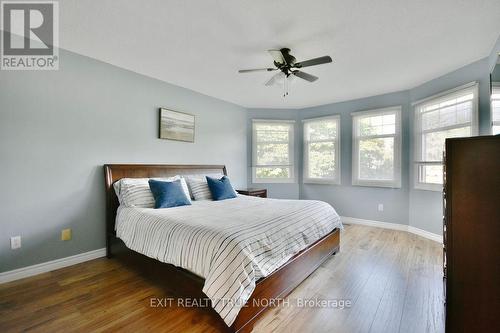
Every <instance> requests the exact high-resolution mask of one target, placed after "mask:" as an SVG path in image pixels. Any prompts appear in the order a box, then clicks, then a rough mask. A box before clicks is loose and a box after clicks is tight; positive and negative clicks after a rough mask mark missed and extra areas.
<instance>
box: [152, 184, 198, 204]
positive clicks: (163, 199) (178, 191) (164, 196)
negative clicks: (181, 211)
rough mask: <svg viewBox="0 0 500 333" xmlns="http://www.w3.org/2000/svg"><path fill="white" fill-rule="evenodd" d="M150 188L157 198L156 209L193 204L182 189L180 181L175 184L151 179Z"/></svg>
mask: <svg viewBox="0 0 500 333" xmlns="http://www.w3.org/2000/svg"><path fill="white" fill-rule="evenodd" d="M149 188H150V189H151V192H153V197H154V198H155V208H170V207H177V206H186V205H190V204H191V201H190V200H189V198H188V197H187V196H186V193H185V192H184V190H183V189H182V185H181V181H180V179H179V180H175V181H173V182H162V181H159V180H154V179H150V180H149Z"/></svg>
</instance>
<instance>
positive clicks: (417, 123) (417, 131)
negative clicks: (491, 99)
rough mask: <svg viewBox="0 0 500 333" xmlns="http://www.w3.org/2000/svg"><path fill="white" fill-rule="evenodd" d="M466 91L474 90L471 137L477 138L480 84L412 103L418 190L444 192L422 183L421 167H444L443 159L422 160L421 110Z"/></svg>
mask: <svg viewBox="0 0 500 333" xmlns="http://www.w3.org/2000/svg"><path fill="white" fill-rule="evenodd" d="M465 90H472V92H473V94H474V97H473V99H472V114H471V120H470V127H471V130H470V133H471V135H470V136H475V135H477V134H478V127H479V126H478V124H479V83H478V82H476V81H473V82H470V83H467V84H464V85H461V86H458V87H455V88H453V89H449V90H446V91H443V92H441V93H438V94H436V95H432V96H429V97H427V98H424V99H422V100H419V101H416V102H414V103H412V107H413V112H414V126H413V128H414V140H413V141H414V144H413V146H414V159H413V165H414V166H413V187H414V189H416V190H424V191H435V192H441V191H442V190H443V184H434V183H424V182H421V181H420V179H421V170H420V166H421V165H443V159H441V160H440V161H423V158H422V154H423V152H422V149H423V143H422V139H423V133H422V129H421V128H422V113H421V112H419V111H418V110H419V108H422V107H423V106H425V105H427V104H430V103H437V102H438V101H439V100H444V99H446V98H449V99H451V98H452V95H455V94H459V93H460V92H462V91H465ZM462 127H464V126H463V124H459V125H451V126H444V127H438V128H435V129H432V130H427V131H426V133H429V132H440V131H444V130H451V129H456V128H462Z"/></svg>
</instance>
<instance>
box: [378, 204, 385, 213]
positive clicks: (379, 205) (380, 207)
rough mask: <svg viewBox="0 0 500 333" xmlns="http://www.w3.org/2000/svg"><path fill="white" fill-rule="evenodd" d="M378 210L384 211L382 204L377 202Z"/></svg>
mask: <svg viewBox="0 0 500 333" xmlns="http://www.w3.org/2000/svg"><path fill="white" fill-rule="evenodd" d="M378 211H379V212H383V211H384V204H381V203H379V204H378Z"/></svg>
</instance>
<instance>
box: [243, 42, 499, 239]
mask: <svg viewBox="0 0 500 333" xmlns="http://www.w3.org/2000/svg"><path fill="white" fill-rule="evenodd" d="M499 51H500V38H499V41H498V42H497V44H496V46H495V49H494V50H493V53H492V56H490V57H487V58H484V59H481V60H479V61H476V62H474V63H472V64H469V65H467V66H464V67H462V68H460V69H458V70H456V71H453V72H451V73H448V74H446V75H443V76H441V77H438V78H436V79H434V80H431V81H429V82H426V83H424V84H422V85H420V86H418V87H415V88H413V89H409V90H405V91H400V92H395V93H390V94H384V95H379V96H373V97H367V98H362V99H357V100H351V101H346V102H340V103H333V104H328V105H322V106H317V107H311V108H304V109H299V110H281V109H251V110H249V114H248V121H249V125H248V126H249V130H248V133H249V134H248V135H249V136H248V143H247V149H248V151H249V154H248V161H249V166H250V165H251V163H252V156H251V150H252V142H251V140H252V134H251V119H253V118H269V119H296V120H297V124H296V128H295V133H296V135H295V160H296V169H297V170H298V184H293V185H292V186H290V184H251V170H250V169H249V185H253V186H260V187H267V188H269V189H270V194H271V197H277V198H291V199H295V198H296V197H297V195H296V193H297V192H296V191H297V188H298V191H299V198H300V199H313V200H322V201H326V202H328V203H330V204H331V205H332V206H333V207H334V208H335V209H336V210H337V212H338V213H339V215H342V216H349V217H354V218H360V219H367V220H375V221H381V222H389V223H397V224H403V225H409V226H412V227H415V228H419V229H423V230H425V231H428V232H431V233H435V234H438V235H441V234H442V193H441V192H435V191H425V190H417V189H414V186H413V183H414V179H413V177H414V165H413V161H414V155H413V154H414V152H413V146H414V136H413V135H414V132H413V127H414V113H413V107H412V106H411V104H412V103H413V102H415V101H418V100H420V99H422V98H426V97H429V96H432V95H435V94H438V93H440V92H442V91H446V90H449V89H452V88H455V87H458V86H460V85H463V84H465V83H468V82H471V81H478V82H479V133H480V135H487V134H489V133H490V128H491V127H490V126H491V119H490V84H489V74H490V64H491V62H492V59H493V58H494V59H495V60H494V61H495V62H496V53H495V52H499ZM493 56H494V57H493ZM394 105H401V106H402V135H403V137H402V161H401V168H402V170H401V174H402V178H401V188H400V189H389V188H376V187H364V186H352V185H351V179H352V178H351V177H352V174H351V170H352V120H351V115H350V113H351V112H354V111H361V110H370V109H377V108H383V107H388V106H394ZM335 114H340V116H341V185H323V184H303V183H302V124H301V120H303V119H307V118H314V117H321V116H326V115H335ZM297 157H300V158H299V160H297ZM379 203H382V204H384V211H383V212H379V211H378V209H377V207H378V204H379Z"/></svg>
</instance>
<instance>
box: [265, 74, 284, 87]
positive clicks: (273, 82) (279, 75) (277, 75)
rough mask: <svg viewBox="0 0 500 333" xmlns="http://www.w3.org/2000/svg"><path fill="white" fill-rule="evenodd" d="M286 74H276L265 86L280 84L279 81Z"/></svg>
mask: <svg viewBox="0 0 500 333" xmlns="http://www.w3.org/2000/svg"><path fill="white" fill-rule="evenodd" d="M283 75H285V74H283V72H279V73H276V74H274V75H273V76H272V77H271V78H270V79H269V80H268V81H267V82H266V83H264V85H266V86H272V85H273V84H275V83H276V82H278V80H279V79H280V78H281V77H282V76H283Z"/></svg>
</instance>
